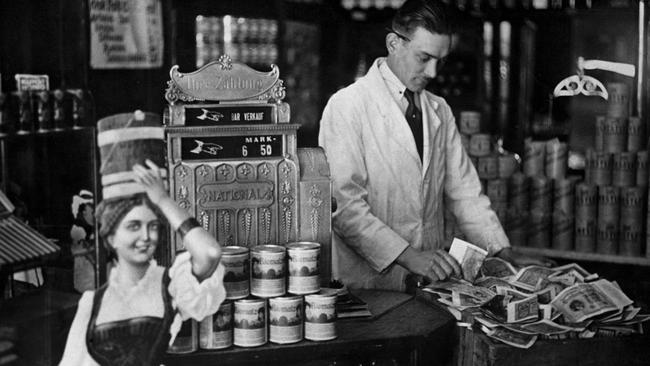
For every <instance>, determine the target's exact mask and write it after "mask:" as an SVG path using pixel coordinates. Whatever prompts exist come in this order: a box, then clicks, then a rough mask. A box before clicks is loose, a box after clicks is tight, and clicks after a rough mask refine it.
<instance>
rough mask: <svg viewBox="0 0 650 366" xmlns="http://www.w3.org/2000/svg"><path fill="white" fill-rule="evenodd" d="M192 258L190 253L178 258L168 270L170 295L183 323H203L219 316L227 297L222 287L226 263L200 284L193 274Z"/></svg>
mask: <svg viewBox="0 0 650 366" xmlns="http://www.w3.org/2000/svg"><path fill="white" fill-rule="evenodd" d="M190 259H191V256H190V253H189V252H184V253H182V254H180V255H178V256H177V257H176V260H175V261H174V264H173V265H172V267H171V268H170V269H169V278H170V280H171V281H170V283H169V293H170V294H171V296H172V298H173V301H172V304H173V306H174V307H175V308H176V309H178V311H179V313H180V315H181V317H182V318H183V320H187V319H189V318H193V319H195V320H197V321H201V320H203V318H205V317H206V316H208V315H212V314H214V313H216V312H217V310H219V305H221V303H222V302H223V300H224V299H225V298H226V290H225V288H224V287H223V276H224V272H225V269H224V267H223V264H221V263H219V266H218V267H217V269H216V270H215V271H214V273H213V274H212V276H210V277H208V278H206V279H205V280H203V281H201V282H199V281H198V279H197V278H196V277H195V276H194V274H192V262H191V261H190Z"/></svg>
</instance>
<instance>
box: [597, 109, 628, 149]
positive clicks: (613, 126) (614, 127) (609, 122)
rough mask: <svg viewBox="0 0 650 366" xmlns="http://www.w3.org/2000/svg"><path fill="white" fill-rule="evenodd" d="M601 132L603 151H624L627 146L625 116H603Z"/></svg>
mask: <svg viewBox="0 0 650 366" xmlns="http://www.w3.org/2000/svg"><path fill="white" fill-rule="evenodd" d="M603 132H604V134H603V151H605V152H608V153H616V152H622V151H625V149H626V148H627V118H624V117H607V118H605V127H604V129H603Z"/></svg>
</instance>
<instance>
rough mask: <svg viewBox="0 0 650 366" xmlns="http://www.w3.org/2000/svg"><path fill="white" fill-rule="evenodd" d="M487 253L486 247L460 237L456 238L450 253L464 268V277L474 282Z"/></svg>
mask: <svg viewBox="0 0 650 366" xmlns="http://www.w3.org/2000/svg"><path fill="white" fill-rule="evenodd" d="M487 254H488V252H487V251H486V250H485V249H483V248H479V247H477V246H476V245H474V244H471V243H468V242H466V241H464V240H461V239H458V238H454V240H453V241H452V242H451V248H450V249H449V255H451V256H452V257H453V258H454V259H455V260H456V261H457V262H458V264H460V268H461V269H462V270H463V278H464V279H466V280H467V281H470V282H474V279H475V278H476V275H478V273H479V271H480V270H481V266H483V261H484V260H485V257H487Z"/></svg>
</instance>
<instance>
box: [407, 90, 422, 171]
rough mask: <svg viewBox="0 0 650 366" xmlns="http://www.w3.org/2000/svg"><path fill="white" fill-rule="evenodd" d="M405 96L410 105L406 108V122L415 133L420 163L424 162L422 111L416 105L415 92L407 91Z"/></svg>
mask: <svg viewBox="0 0 650 366" xmlns="http://www.w3.org/2000/svg"><path fill="white" fill-rule="evenodd" d="M404 96H405V97H406V100H408V102H409V105H408V107H406V113H405V117H406V122H408V124H409V126H410V127H411V132H412V133H413V138H414V139H415V146H416V147H417V149H418V154H419V155H420V161H422V150H423V147H422V145H423V140H424V136H423V132H422V111H421V110H420V109H419V108H418V107H417V106H416V105H415V96H414V95H413V92H412V91H410V90H408V89H406V90H404Z"/></svg>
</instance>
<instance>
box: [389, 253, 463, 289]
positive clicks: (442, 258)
mask: <svg viewBox="0 0 650 366" xmlns="http://www.w3.org/2000/svg"><path fill="white" fill-rule="evenodd" d="M397 264H399V265H400V266H402V267H404V268H406V269H407V270H408V271H409V272H411V273H414V274H416V275H420V276H424V277H426V278H427V279H429V280H430V281H443V280H446V279H447V278H449V277H451V276H452V275H456V276H458V277H462V270H461V269H460V265H459V264H458V262H457V261H456V260H455V259H454V258H453V257H452V256H450V255H449V253H447V252H445V251H444V250H441V249H438V250H433V251H419V250H416V249H413V248H411V247H408V248H406V250H404V252H402V254H400V256H399V257H397Z"/></svg>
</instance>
